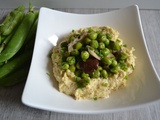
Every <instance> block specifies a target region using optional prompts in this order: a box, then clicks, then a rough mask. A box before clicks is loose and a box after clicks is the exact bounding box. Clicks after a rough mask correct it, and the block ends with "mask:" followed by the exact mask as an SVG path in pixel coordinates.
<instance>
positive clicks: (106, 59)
mask: <svg viewBox="0 0 160 120" xmlns="http://www.w3.org/2000/svg"><path fill="white" fill-rule="evenodd" d="M102 62H103V64H105V65H111V64H112V59H111V58H107V57H104V58H103V59H102Z"/></svg>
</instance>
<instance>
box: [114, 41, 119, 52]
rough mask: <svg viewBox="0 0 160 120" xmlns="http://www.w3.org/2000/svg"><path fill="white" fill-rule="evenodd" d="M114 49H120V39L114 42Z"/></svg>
mask: <svg viewBox="0 0 160 120" xmlns="http://www.w3.org/2000/svg"><path fill="white" fill-rule="evenodd" d="M112 49H113V50H118V51H119V50H120V45H119V42H118V41H116V42H114V44H113V48H112Z"/></svg>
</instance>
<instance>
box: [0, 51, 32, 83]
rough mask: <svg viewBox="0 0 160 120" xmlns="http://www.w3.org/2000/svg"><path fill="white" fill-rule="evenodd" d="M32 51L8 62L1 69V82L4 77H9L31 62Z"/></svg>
mask: <svg viewBox="0 0 160 120" xmlns="http://www.w3.org/2000/svg"><path fill="white" fill-rule="evenodd" d="M31 56H32V51H28V52H26V53H25V54H24V53H23V54H21V55H20V56H16V57H15V58H14V59H12V60H10V61H8V62H7V63H6V64H4V65H3V66H2V67H0V81H1V79H2V78H3V77H5V76H7V75H8V74H10V73H11V72H13V71H15V70H17V69H18V68H21V67H22V66H23V65H25V63H27V62H30V59H31Z"/></svg>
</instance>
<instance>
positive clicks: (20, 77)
mask: <svg viewBox="0 0 160 120" xmlns="http://www.w3.org/2000/svg"><path fill="white" fill-rule="evenodd" d="M28 71H29V67H28V66H27V67H24V68H20V69H18V70H17V71H14V72H12V73H10V74H9V75H8V76H6V77H4V78H2V79H0V86H3V87H10V86H14V85H16V84H18V83H21V82H23V81H25V80H26V78H27V75H28Z"/></svg>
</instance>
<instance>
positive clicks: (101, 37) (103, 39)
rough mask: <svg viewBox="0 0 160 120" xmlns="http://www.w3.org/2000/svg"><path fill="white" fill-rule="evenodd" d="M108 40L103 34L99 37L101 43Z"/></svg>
mask: <svg viewBox="0 0 160 120" xmlns="http://www.w3.org/2000/svg"><path fill="white" fill-rule="evenodd" d="M106 39H107V37H106V35H103V34H101V35H100V36H99V41H100V42H104V41H105V40H106Z"/></svg>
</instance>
